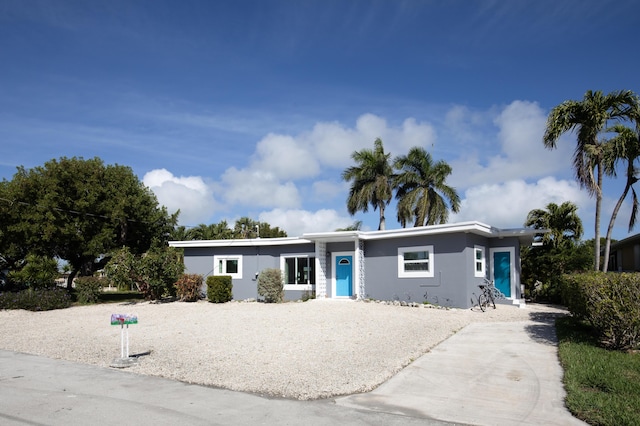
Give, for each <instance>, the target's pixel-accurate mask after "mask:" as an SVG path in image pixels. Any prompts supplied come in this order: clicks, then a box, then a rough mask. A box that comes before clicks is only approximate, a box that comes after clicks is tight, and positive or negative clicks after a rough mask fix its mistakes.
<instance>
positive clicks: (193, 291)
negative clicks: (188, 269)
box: [175, 274, 203, 302]
mask: <svg viewBox="0 0 640 426" xmlns="http://www.w3.org/2000/svg"><path fill="white" fill-rule="evenodd" d="M202 281H203V277H202V275H198V274H182V276H181V277H180V278H178V281H176V283H175V287H176V292H177V293H178V296H179V297H180V300H181V301H183V302H195V301H197V300H198V299H200V289H201V288H202Z"/></svg>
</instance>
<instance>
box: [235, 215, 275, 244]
mask: <svg viewBox="0 0 640 426" xmlns="http://www.w3.org/2000/svg"><path fill="white" fill-rule="evenodd" d="M286 236H287V233H286V232H285V231H283V230H281V229H280V228H279V227H277V226H276V227H275V228H272V227H271V225H270V224H268V223H267V222H258V221H255V220H253V219H251V218H249V217H241V218H240V219H238V220H236V223H235V226H234V228H233V238H239V239H242V238H258V237H259V238H279V237H286Z"/></svg>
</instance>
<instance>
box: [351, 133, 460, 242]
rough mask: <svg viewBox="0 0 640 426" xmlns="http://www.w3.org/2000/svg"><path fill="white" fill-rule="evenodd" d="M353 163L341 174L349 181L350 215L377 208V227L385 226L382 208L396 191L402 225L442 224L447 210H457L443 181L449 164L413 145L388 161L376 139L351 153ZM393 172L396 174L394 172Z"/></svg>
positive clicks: (455, 198)
mask: <svg viewBox="0 0 640 426" xmlns="http://www.w3.org/2000/svg"><path fill="white" fill-rule="evenodd" d="M351 157H352V159H353V160H354V161H355V162H356V165H355V166H352V167H349V168H347V169H346V170H345V171H344V172H343V173H342V178H343V179H344V180H345V181H348V182H351V188H350V190H349V196H348V198H347V210H348V211H349V214H351V215H354V214H355V213H356V212H358V211H363V212H367V211H368V209H369V206H372V207H373V209H374V210H379V211H380V222H379V226H378V229H379V230H384V229H385V209H386V207H387V206H388V205H389V203H390V202H391V200H392V198H393V192H394V191H395V192H396V199H397V200H398V204H397V217H398V221H399V222H400V224H401V225H402V226H403V227H406V226H407V224H408V223H409V222H413V224H414V226H424V225H434V224H440V223H446V222H447V220H448V218H449V210H451V211H453V212H455V213H457V212H458V211H459V210H460V197H459V196H458V194H457V192H456V190H455V189H454V188H453V187H451V186H449V185H447V184H446V182H445V181H446V178H447V177H448V176H449V175H450V174H451V172H452V169H451V167H450V166H449V165H448V164H447V163H446V162H444V161H438V162H434V161H433V159H432V157H431V155H430V154H429V153H428V152H426V151H425V150H424V148H421V147H413V148H411V149H410V150H409V153H408V155H402V156H398V157H396V158H395V159H394V160H393V164H390V162H389V159H390V157H391V154H389V153H385V152H384V147H383V144H382V140H380V139H376V140H375V142H374V149H373V150H369V149H363V150H361V151H356V152H354V153H353V154H352V156H351ZM395 171H397V172H398V173H395Z"/></svg>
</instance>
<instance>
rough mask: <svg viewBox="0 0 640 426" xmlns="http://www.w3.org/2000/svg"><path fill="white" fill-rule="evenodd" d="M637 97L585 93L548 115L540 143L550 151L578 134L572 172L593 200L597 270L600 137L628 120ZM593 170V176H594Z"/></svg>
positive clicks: (598, 251)
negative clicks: (611, 126)
mask: <svg viewBox="0 0 640 426" xmlns="http://www.w3.org/2000/svg"><path fill="white" fill-rule="evenodd" d="M635 103H636V96H635V95H634V94H633V92H631V91H629V90H625V91H618V92H612V93H609V94H608V95H603V94H602V92H601V91H596V92H592V91H591V90H589V91H588V92H587V93H585V95H584V98H583V99H582V101H573V100H571V101H565V102H563V103H561V104H560V105H558V106H556V107H555V108H553V109H552V110H551V112H550V113H549V117H548V118H547V125H546V130H545V134H544V137H543V142H544V145H545V147H547V148H549V149H553V148H556V142H557V141H558V139H559V138H560V136H561V135H562V134H563V133H566V132H568V131H572V130H576V131H577V145H576V149H575V151H574V154H573V169H574V173H575V176H576V180H577V181H578V184H579V185H580V186H581V187H582V188H586V189H587V191H588V192H589V194H590V195H591V196H593V195H595V196H596V217H595V262H594V266H595V269H596V270H599V269H600V210H601V207H602V176H603V173H604V170H603V167H602V161H603V149H602V143H604V142H603V141H602V140H601V139H599V136H600V134H601V132H602V131H603V130H604V129H605V128H606V127H607V126H608V123H609V122H610V120H614V119H616V120H623V119H626V118H628V117H629V115H630V114H631V111H632V106H633V105H634V104H635ZM594 169H595V171H596V176H594Z"/></svg>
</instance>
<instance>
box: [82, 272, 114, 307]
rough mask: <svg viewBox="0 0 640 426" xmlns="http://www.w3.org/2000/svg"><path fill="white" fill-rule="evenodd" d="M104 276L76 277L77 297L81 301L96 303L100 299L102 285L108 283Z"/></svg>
mask: <svg viewBox="0 0 640 426" xmlns="http://www.w3.org/2000/svg"><path fill="white" fill-rule="evenodd" d="M105 281H106V280H105V279H104V278H98V277H79V278H76V297H77V299H78V302H79V303H82V304H83V305H84V304H88V303H96V302H98V300H100V293H102V287H104V286H105V284H107V283H106V282H105Z"/></svg>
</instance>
